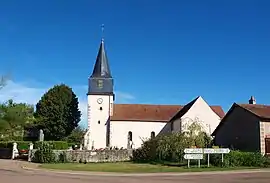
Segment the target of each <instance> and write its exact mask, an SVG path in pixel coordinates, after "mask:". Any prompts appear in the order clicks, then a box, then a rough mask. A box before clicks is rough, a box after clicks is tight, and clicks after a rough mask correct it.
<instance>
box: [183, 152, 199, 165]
mask: <svg viewBox="0 0 270 183" xmlns="http://www.w3.org/2000/svg"><path fill="white" fill-rule="evenodd" d="M184 158H185V159H187V160H188V168H189V166H190V160H191V159H196V160H198V167H200V161H201V159H203V154H185V155H184Z"/></svg>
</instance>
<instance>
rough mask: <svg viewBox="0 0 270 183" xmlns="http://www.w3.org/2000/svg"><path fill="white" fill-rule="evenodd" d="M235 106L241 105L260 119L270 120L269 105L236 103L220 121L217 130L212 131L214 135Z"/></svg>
mask: <svg viewBox="0 0 270 183" xmlns="http://www.w3.org/2000/svg"><path fill="white" fill-rule="evenodd" d="M235 107H241V108H243V109H245V110H246V111H248V112H250V113H251V114H253V115H255V116H257V117H258V118H259V119H262V120H266V121H269V120H270V106H269V105H260V104H237V103H234V104H233V105H232V107H231V108H230V110H229V111H228V112H227V114H226V115H225V117H224V118H223V119H222V120H221V121H220V123H219V125H218V126H217V128H216V129H215V131H214V132H213V133H212V135H213V136H215V135H216V133H217V131H218V130H219V129H220V128H221V126H222V125H223V124H224V122H225V120H226V118H227V116H229V115H230V114H231V112H232V111H233V110H234V108H235Z"/></svg>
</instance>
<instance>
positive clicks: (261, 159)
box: [210, 151, 270, 167]
mask: <svg viewBox="0 0 270 183" xmlns="http://www.w3.org/2000/svg"><path fill="white" fill-rule="evenodd" d="M210 162H211V164H212V165H214V166H225V167H239V166H246V167H265V166H269V165H270V164H269V159H268V158H267V157H265V156H263V155H261V153H259V152H241V151H231V152H230V153H229V154H224V161H223V164H222V160H221V154H213V155H210Z"/></svg>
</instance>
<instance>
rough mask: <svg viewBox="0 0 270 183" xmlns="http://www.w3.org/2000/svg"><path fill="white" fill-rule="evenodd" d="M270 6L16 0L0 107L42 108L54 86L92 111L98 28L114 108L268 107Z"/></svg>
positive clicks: (8, 20)
mask: <svg viewBox="0 0 270 183" xmlns="http://www.w3.org/2000/svg"><path fill="white" fill-rule="evenodd" d="M269 8H270V2H269V1H267V0H265V1H263V0H237V1H236V0H226V1H225V0H224V1H223V0H220V1H216V0H211V1H210V0H205V1H201V0H189V1H176V0H166V1H164V0H147V1H145V0H77V1H72V0H46V1H45V0H43V1H41V0H40V1H35V0H24V1H21V0H9V1H1V2H0V25H1V26H0V63H1V67H0V74H5V73H8V74H10V75H11V76H12V81H11V82H10V84H9V85H8V86H7V87H6V88H5V89H4V90H3V91H1V94H0V100H5V99H8V98H14V99H15V100H17V101H25V102H29V103H35V102H36V101H37V100H38V99H39V98H40V96H41V95H42V94H43V93H44V92H45V91H46V90H47V89H48V88H50V87H52V86H53V85H55V84H59V83H65V84H67V85H70V86H72V87H73V88H74V91H75V92H76V94H77V95H78V96H79V98H80V102H81V109H82V110H83V111H84V112H85V110H86V92H87V89H86V88H87V87H86V85H87V79H88V76H89V75H90V74H91V72H92V67H93V64H94V61H95V58H96V55H97V51H98V47H99V43H100V39H101V28H100V25H101V24H105V46H106V50H107V54H108V57H109V62H110V66H111V70H112V74H113V76H114V78H115V90H116V102H118V103H150V104H185V103H187V102H189V101H190V100H192V99H193V98H195V97H196V96H198V95H201V96H202V97H203V98H204V99H205V100H206V101H207V102H208V103H209V104H213V105H221V106H222V107H223V108H224V110H225V111H226V110H228V108H229V107H230V106H231V105H232V103H233V102H239V103H246V102H247V101H248V99H249V97H250V95H254V96H255V98H256V99H257V103H264V104H270V95H269V90H270V85H269V84H268V83H269V67H270V62H269V60H270V52H269V50H270V34H269V32H270V24H269V19H270V11H269Z"/></svg>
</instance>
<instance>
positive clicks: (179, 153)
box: [133, 125, 211, 163]
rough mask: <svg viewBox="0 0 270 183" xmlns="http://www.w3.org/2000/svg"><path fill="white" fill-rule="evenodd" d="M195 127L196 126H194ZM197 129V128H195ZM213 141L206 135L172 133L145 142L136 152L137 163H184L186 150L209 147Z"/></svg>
mask: <svg viewBox="0 0 270 183" xmlns="http://www.w3.org/2000/svg"><path fill="white" fill-rule="evenodd" d="M194 126H195V125H194ZM195 127H196V126H195ZM210 143H211V139H210V138H209V137H208V136H207V135H206V134H205V133H198V135H194V134H191V133H171V134H168V135H163V136H158V137H156V138H152V139H150V140H148V141H145V142H144V143H143V145H142V147H141V148H139V149H137V150H134V152H133V161H135V162H153V161H155V162H178V163H181V162H184V149H185V148H188V147H192V146H197V147H201V148H203V147H208V146H209V144H210Z"/></svg>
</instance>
